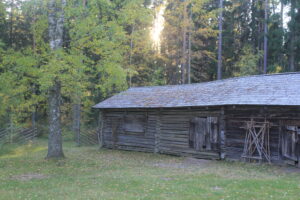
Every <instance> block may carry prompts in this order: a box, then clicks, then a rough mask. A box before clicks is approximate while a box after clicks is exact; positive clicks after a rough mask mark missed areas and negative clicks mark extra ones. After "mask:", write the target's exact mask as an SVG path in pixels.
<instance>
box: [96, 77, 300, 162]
mask: <svg viewBox="0 0 300 200" xmlns="http://www.w3.org/2000/svg"><path fill="white" fill-rule="evenodd" d="M94 108H97V109H100V120H99V122H100V123H99V125H100V127H99V141H100V144H101V146H103V147H105V148H115V149H125V150H134V151H144V152H155V153H164V154H172V155H180V156H192V157H196V158H206V159H234V160H245V161H252V160H257V161H259V162H261V161H263V162H272V163H283V162H288V163H292V164H295V165H298V166H300V162H299V161H300V73H285V74H274V75H257V76H248V77H240V78H231V79H225V80H220V81H212V82H206V83H197V84H187V85H168V86H151V87H135V88H130V89H128V90H127V91H125V92H121V93H120V94H117V95H115V96H113V97H111V98H109V99H107V100H105V101H103V102H100V103H99V104H97V105H95V106H94Z"/></svg>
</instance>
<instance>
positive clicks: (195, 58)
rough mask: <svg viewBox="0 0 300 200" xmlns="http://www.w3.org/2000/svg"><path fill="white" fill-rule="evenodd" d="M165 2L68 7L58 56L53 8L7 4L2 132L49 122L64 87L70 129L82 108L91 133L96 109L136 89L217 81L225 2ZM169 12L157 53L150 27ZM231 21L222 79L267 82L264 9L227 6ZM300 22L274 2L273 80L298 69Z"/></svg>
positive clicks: (298, 8) (83, 2)
mask: <svg viewBox="0 0 300 200" xmlns="http://www.w3.org/2000/svg"><path fill="white" fill-rule="evenodd" d="M164 2H165V1H162V0H156V1H150V0H110V1H108V0H68V1H67V6H66V7H65V8H64V12H65V21H64V35H63V38H64V39H63V41H64V42H63V48H62V49H60V50H58V51H55V52H53V51H51V48H50V46H49V35H48V12H49V9H48V6H47V3H48V1H47V0H26V1H21V0H4V1H1V2H0V29H1V32H0V83H1V84H0V101H1V104H0V126H3V125H5V124H8V123H27V124H30V123H34V122H35V121H36V120H37V119H38V120H39V121H40V122H43V120H44V119H45V118H46V117H47V113H48V112H47V109H48V102H47V100H48V93H49V90H50V88H51V87H52V86H53V84H54V82H55V81H59V83H60V84H61V93H62V103H63V104H62V107H61V111H62V121H63V123H64V124H65V125H70V124H71V121H72V108H73V105H80V110H81V111H82V114H81V115H80V116H81V121H82V122H81V123H82V124H88V123H94V124H95V123H96V120H95V119H96V115H95V112H92V109H91V106H92V105H94V104H95V103H97V102H99V101H100V100H102V99H104V98H107V97H109V96H111V95H113V94H115V93H116V92H119V91H122V90H124V89H126V88H128V87H130V86H143V85H162V84H181V83H187V80H188V78H187V76H188V73H189V71H188V68H187V67H188V66H189V65H190V68H191V72H190V74H191V82H201V81H208V80H214V79H216V72H217V56H216V55H217V48H218V13H219V8H218V5H219V4H218V3H219V1H218V0H169V1H167V2H166V4H164ZM151 5H152V6H151ZM161 6H166V9H165V13H164V18H165V26H164V30H163V33H162V37H161V41H162V43H161V45H160V51H157V49H155V48H153V41H152V40H151V36H150V28H151V26H152V23H153V20H154V18H155V13H156V11H157V10H158V9H159V8H160V7H161ZM223 16H224V17H223V32H222V34H223V44H222V45H223V53H222V61H223V75H224V76H223V77H224V78H226V77H232V76H240V75H249V74H258V73H262V72H263V39H264V31H263V25H264V23H265V21H264V1H263V0H251V1H245V0H225V1H224V9H223ZM299 19H300V3H299V2H298V1H296V0H273V1H270V2H269V10H268V21H267V24H268V29H269V32H268V35H267V37H268V69H267V72H268V73H274V72H287V71H296V70H299V62H300V57H298V56H297V55H298V54H299V53H300V40H299V35H300V20H299ZM189 44H191V45H189ZM189 59H190V61H191V62H190V64H189ZM66 127H67V126H66Z"/></svg>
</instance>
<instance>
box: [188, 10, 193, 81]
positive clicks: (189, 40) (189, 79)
mask: <svg viewBox="0 0 300 200" xmlns="http://www.w3.org/2000/svg"><path fill="white" fill-rule="evenodd" d="M189 18H190V19H189V24H190V25H189V37H188V84H191V54H192V52H191V51H192V41H191V40H192V23H193V21H192V5H191V8H190V17H189Z"/></svg>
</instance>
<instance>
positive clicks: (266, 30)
mask: <svg viewBox="0 0 300 200" xmlns="http://www.w3.org/2000/svg"><path fill="white" fill-rule="evenodd" d="M268 12H269V2H268V0H265V20H264V74H266V73H267V68H268V66H267V64H268V37H267V36H268Z"/></svg>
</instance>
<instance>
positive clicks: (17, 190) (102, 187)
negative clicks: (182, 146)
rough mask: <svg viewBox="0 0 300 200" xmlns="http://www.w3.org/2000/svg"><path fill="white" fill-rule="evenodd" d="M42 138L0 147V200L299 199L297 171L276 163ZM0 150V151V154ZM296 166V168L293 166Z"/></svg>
mask: <svg viewBox="0 0 300 200" xmlns="http://www.w3.org/2000/svg"><path fill="white" fill-rule="evenodd" d="M46 145H47V143H46V141H45V140H39V141H37V142H34V143H30V144H26V145H22V146H7V147H5V148H4V147H2V148H1V149H0V199H5V200H9V199H63V200H66V199H101V200H102V199H117V200H119V199H153V200H158V199H172V200H174V199H180V200H181V199H299V198H300V196H299V195H300V173H299V172H289V173H288V172H286V171H287V170H286V169H284V168H281V167H274V166H267V165H260V166H258V165H255V164H244V163H234V162H221V161H210V162H207V161H201V160H195V159H187V158H180V157H172V156H166V155H155V154H147V153H138V152H126V151H113V150H100V151H99V150H98V149H97V147H96V146H94V147H76V146H75V144H73V143H71V142H66V143H64V151H65V155H66V156H67V158H66V159H64V160H59V161H47V160H45V159H44V157H45V155H46ZM1 152H2V153H1ZM295 171H296V170H295Z"/></svg>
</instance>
